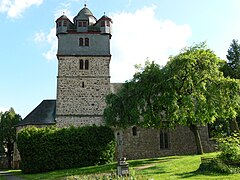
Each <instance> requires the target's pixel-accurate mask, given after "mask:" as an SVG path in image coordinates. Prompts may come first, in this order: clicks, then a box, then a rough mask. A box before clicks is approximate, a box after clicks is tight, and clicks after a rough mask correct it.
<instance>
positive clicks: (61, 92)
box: [56, 56, 110, 127]
mask: <svg viewBox="0 0 240 180" xmlns="http://www.w3.org/2000/svg"><path fill="white" fill-rule="evenodd" d="M80 60H83V62H85V61H86V60H88V62H89V68H88V69H80ZM109 63H110V57H92V56H89V57H78V56H64V57H59V67H58V69H59V70H58V80H57V101H56V122H57V125H59V126H61V127H62V126H68V125H71V124H73V125H77V126H78V125H84V124H85V125H91V124H102V121H103V120H102V119H103V118H102V115H103V111H104V108H105V107H106V103H105V96H106V95H107V94H109V93H110V75H109ZM94 121H95V123H94Z"/></svg>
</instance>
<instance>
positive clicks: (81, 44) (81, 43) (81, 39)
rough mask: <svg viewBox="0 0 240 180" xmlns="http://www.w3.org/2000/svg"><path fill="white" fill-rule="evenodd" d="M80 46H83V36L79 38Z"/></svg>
mask: <svg viewBox="0 0 240 180" xmlns="http://www.w3.org/2000/svg"><path fill="white" fill-rule="evenodd" d="M79 46H83V38H79Z"/></svg>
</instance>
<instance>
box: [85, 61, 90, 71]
mask: <svg viewBox="0 0 240 180" xmlns="http://www.w3.org/2000/svg"><path fill="white" fill-rule="evenodd" d="M85 69H89V61H88V60H85Z"/></svg>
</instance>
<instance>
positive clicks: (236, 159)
mask: <svg viewBox="0 0 240 180" xmlns="http://www.w3.org/2000/svg"><path fill="white" fill-rule="evenodd" d="M239 145H240V137H239V134H238V133H234V134H232V135H231V136H228V137H226V138H220V139H219V140H218V148H219V150H220V151H221V153H220V155H219V159H220V160H222V161H223V162H225V163H227V164H232V163H240V146H239Z"/></svg>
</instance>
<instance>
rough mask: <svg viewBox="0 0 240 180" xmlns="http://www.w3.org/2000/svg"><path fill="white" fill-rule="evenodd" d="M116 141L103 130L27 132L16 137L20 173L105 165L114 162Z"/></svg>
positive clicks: (84, 128)
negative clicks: (19, 157)
mask: <svg viewBox="0 0 240 180" xmlns="http://www.w3.org/2000/svg"><path fill="white" fill-rule="evenodd" d="M114 139H115V138H114V133H113V131H112V130H111V129H110V128H108V127H104V126H100V127H97V126H85V127H78V128H76V127H70V128H63V129H59V128H56V127H47V128H35V127H32V128H25V129H23V130H22V131H20V132H19V133H18V137H17V146H18V150H19V152H20V156H21V169H22V171H23V172H24V173H37V172H45V171H51V170H56V169H65V168H73V167H83V166H90V165H97V164H105V163H108V162H111V161H113V158H114V153H115V152H114V151H115V142H114Z"/></svg>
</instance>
